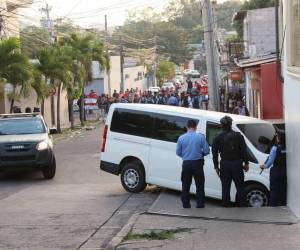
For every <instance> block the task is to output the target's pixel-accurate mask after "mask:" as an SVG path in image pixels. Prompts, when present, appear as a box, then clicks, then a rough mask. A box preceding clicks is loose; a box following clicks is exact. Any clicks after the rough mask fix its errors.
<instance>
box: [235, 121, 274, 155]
mask: <svg viewBox="0 0 300 250" xmlns="http://www.w3.org/2000/svg"><path fill="white" fill-rule="evenodd" d="M237 127H238V128H239V129H240V130H241V131H242V132H243V134H244V135H245V136H246V137H247V138H248V140H249V141H250V142H251V143H252V144H253V145H254V147H256V148H257V149H258V150H259V151H260V152H262V153H265V154H268V153H270V150H271V147H272V146H273V144H274V140H275V134H276V130H275V128H274V126H273V125H272V124H269V123H251V124H237Z"/></svg>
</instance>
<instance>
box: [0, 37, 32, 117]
mask: <svg viewBox="0 0 300 250" xmlns="http://www.w3.org/2000/svg"><path fill="white" fill-rule="evenodd" d="M31 70H32V68H31V65H30V63H29V60H28V58H27V57H26V56H24V55H22V54H21V51H20V41H19V40H18V39H17V38H8V39H6V40H2V41H0V78H1V82H2V83H10V84H11V85H12V91H11V92H10V93H9V94H8V98H9V100H10V102H11V105H10V112H12V111H13V106H14V102H15V101H16V100H18V99H19V98H20V97H21V96H23V97H26V96H27V95H28V93H29V89H30V78H31Z"/></svg>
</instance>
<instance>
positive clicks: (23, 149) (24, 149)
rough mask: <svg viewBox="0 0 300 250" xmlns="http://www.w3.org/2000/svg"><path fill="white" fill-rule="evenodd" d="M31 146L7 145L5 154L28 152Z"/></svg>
mask: <svg viewBox="0 0 300 250" xmlns="http://www.w3.org/2000/svg"><path fill="white" fill-rule="evenodd" d="M32 146H33V145H32V144H7V145H5V151H6V152H28V151H29V150H30V149H31V148H32Z"/></svg>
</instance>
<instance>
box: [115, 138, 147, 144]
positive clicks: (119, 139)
mask: <svg viewBox="0 0 300 250" xmlns="http://www.w3.org/2000/svg"><path fill="white" fill-rule="evenodd" d="M113 139H114V140H115V141H123V142H132V143H137V144H141V145H150V141H149V142H142V141H137V140H130V139H124V138H119V137H114V138H113Z"/></svg>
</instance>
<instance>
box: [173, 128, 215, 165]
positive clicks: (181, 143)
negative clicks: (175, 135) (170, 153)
mask: <svg viewBox="0 0 300 250" xmlns="http://www.w3.org/2000/svg"><path fill="white" fill-rule="evenodd" d="M209 151H210V150H209V146H208V143H207V141H206V139H205V137H204V135H203V134H199V133H196V132H192V131H189V132H187V133H186V134H184V135H182V136H180V137H179V139H178V141H177V147H176V154H177V155H178V156H179V157H181V158H182V160H184V161H195V160H202V159H203V158H204V156H206V155H208V154H209Z"/></svg>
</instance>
